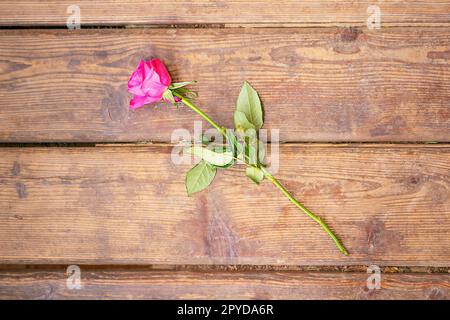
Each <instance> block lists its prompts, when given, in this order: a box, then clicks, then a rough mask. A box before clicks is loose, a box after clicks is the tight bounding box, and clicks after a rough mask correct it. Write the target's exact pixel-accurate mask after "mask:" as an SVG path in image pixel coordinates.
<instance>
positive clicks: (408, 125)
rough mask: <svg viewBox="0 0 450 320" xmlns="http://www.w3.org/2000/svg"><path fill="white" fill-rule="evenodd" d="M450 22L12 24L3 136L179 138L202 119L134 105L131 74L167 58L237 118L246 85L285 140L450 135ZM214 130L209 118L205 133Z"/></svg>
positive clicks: (0, 116) (214, 107)
mask: <svg viewBox="0 0 450 320" xmlns="http://www.w3.org/2000/svg"><path fill="white" fill-rule="evenodd" d="M449 39H450V30H449V29H439V28H437V29H435V28H419V29H414V31H412V29H407V28H406V29H405V28H399V29H396V28H393V29H388V30H383V31H381V32H367V31H363V30H360V29H345V28H344V29H341V28H312V29H308V28H301V29H298V28H282V29H277V28H263V29H207V30H204V29H178V30H173V29H172V30H168V29H156V30H154V29H144V30H139V29H132V30H123V29H122V30H117V29H116V30H113V29H103V30H94V29H90V30H80V31H56V30H4V31H1V32H0V123H1V130H0V142H47V141H62V142H92V141H94V142H105V141H107V142H113V141H142V140H145V141H146V140H151V141H170V138H171V134H172V132H173V130H174V129H177V128H185V129H189V130H192V128H193V127H194V121H196V120H197V121H198V120H199V117H198V116H197V115H196V114H194V113H193V112H192V111H191V110H189V109H187V108H186V107H179V108H173V107H169V106H168V105H166V104H160V105H159V106H157V107H155V106H150V107H146V108H144V109H139V110H137V111H135V112H132V111H129V110H128V107H127V106H128V102H129V98H130V95H129V94H128V93H127V92H126V91H127V88H126V83H127V81H128V78H129V76H130V74H131V72H132V70H133V69H134V68H135V66H136V65H137V64H138V62H139V60H140V59H141V58H150V57H160V58H162V59H163V60H164V61H165V62H166V63H167V65H168V66H169V69H170V71H171V73H172V76H173V79H175V80H176V81H180V80H193V79H196V80H198V81H199V83H198V85H197V86H196V87H195V89H196V90H197V91H198V93H199V96H200V98H199V99H198V100H197V102H198V104H199V105H200V106H201V107H203V108H204V110H205V111H206V112H208V113H209V114H210V115H211V116H212V117H213V118H214V119H216V120H217V121H218V122H219V123H221V124H222V125H226V126H231V125H232V121H231V119H232V112H233V110H234V108H235V107H234V104H235V99H236V97H237V95H238V93H239V89H240V87H241V85H242V83H243V81H244V80H248V81H250V83H251V84H252V85H253V86H254V87H255V88H256V89H257V90H258V91H259V93H260V96H261V98H262V101H263V103H264V107H265V123H266V124H265V128H268V129H281V131H280V139H281V140H282V141H294V142H299V141H302V142H303V141H322V142H329V141H449V137H450V65H449V63H448V62H449V52H450V46H449V43H450V42H449ZM205 128H206V125H205V127H204V129H205Z"/></svg>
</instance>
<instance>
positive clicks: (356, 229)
mask: <svg viewBox="0 0 450 320" xmlns="http://www.w3.org/2000/svg"><path fill="white" fill-rule="evenodd" d="M280 149H281V150H280V153H281V155H280V171H279V173H278V174H277V176H278V177H279V178H280V180H281V181H282V182H283V183H284V184H285V185H286V187H287V188H288V189H289V190H291V191H292V192H293V194H294V195H295V196H297V197H298V198H299V199H300V200H301V201H302V202H303V203H304V204H305V205H306V206H307V207H309V208H310V209H311V210H312V211H313V212H315V213H316V214H318V215H319V216H321V217H322V218H324V219H325V220H326V221H327V222H328V223H329V225H330V226H331V227H332V229H333V230H334V231H335V232H336V233H337V234H338V235H339V237H340V238H341V239H342V241H343V243H344V244H345V245H346V246H347V249H348V250H349V251H350V253H351V254H350V256H348V257H344V256H342V255H341V254H340V253H339V251H338V250H337V249H336V248H335V247H334V244H333V242H332V241H331V240H330V239H329V238H328V236H327V235H326V234H325V233H324V232H323V231H322V230H321V229H320V228H319V226H318V225H316V224H315V223H314V222H312V221H311V220H310V219H309V218H308V217H306V216H305V215H304V214H302V213H301V212H299V211H298V210H297V209H296V208H295V207H294V206H293V205H292V204H291V203H290V202H288V200H287V199H285V198H284V197H283V196H282V195H281V193H280V192H279V191H278V190H277V189H276V188H275V187H274V186H273V185H271V184H270V183H269V182H267V181H265V182H264V183H263V184H262V185H260V186H256V185H254V184H253V183H252V182H251V181H250V180H248V179H247V178H246V177H245V176H244V173H243V172H242V169H241V168H238V167H236V168H233V169H231V170H228V171H221V172H219V173H218V174H217V177H216V180H215V181H214V182H213V184H212V186H211V188H210V189H208V191H207V192H203V193H200V194H198V195H196V196H194V197H192V198H189V197H187V196H186V191H185V189H184V175H185V173H186V171H187V169H188V166H187V165H175V164H173V163H172V161H171V151H172V148H171V147H169V146H141V147H124V146H122V147H95V148H2V149H0V185H1V188H0V213H1V215H0V261H1V263H3V264H20V263H30V264H58V263H61V264H67V263H69V264H72V263H75V264H139V265H140V264H254V265H264V264H269V265H271V264H273V265H356V264H358V265H361V264H363V265H368V264H371V263H374V264H378V265H380V266H386V265H388V266H389V265H391V266H392V265H393V266H444V267H445V266H449V265H450V251H449V250H450V249H449V248H450V238H449V237H448V234H449V233H450V220H449V217H450V191H449V190H450V176H449V172H450V171H449V169H450V147H449V146H448V145H440V146H434V147H433V146H428V147H427V146H415V145H398V146H393V145H381V144H376V145H348V146H345V145H328V146H327V145H318V146H314V145H308V144H304V145H301V144H300V145H284V146H282V147H281V148H280Z"/></svg>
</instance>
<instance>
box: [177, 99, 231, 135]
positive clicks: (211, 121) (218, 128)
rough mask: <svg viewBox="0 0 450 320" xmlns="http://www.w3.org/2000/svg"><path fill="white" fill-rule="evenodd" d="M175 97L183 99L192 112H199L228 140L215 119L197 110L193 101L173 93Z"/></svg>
mask: <svg viewBox="0 0 450 320" xmlns="http://www.w3.org/2000/svg"><path fill="white" fill-rule="evenodd" d="M172 93H173V95H174V96H177V97H178V98H180V99H181V102H183V103H184V104H185V105H186V106H188V107H189V108H191V109H192V110H194V111H195V112H197V113H198V114H199V115H200V116H201V117H202V118H203V119H205V120H206V121H208V122H209V123H210V124H211V125H212V126H213V127H214V128H216V129H217V130H218V131H219V132H220V133H221V134H222V135H223V136H224V137H225V138H226V134H225V129H224V128H222V127H221V126H219V125H218V124H217V123H216V122H215V121H214V120H213V119H211V118H210V117H209V116H208V115H207V114H206V113H204V112H203V111H202V110H200V109H199V108H197V107H196V106H195V105H194V104H193V103H192V102H191V101H189V100H188V99H187V98H185V97H184V96H182V95H181V94H179V93H177V92H175V91H172Z"/></svg>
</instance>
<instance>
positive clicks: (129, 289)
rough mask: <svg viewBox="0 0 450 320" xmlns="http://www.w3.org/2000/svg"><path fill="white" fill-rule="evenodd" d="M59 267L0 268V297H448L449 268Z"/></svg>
mask: <svg viewBox="0 0 450 320" xmlns="http://www.w3.org/2000/svg"><path fill="white" fill-rule="evenodd" d="M67 277H68V275H67V274H65V272H64V270H61V271H55V270H53V271H17V272H14V271H0V299H287V300H291V299H292V300H293V299H370V300H373V299H388V300H389V299H432V300H445V299H450V275H448V274H381V288H380V289H379V290H369V289H368V288H367V286H366V283H367V278H368V274H364V273H310V272H306V273H302V272H247V273H245V272H209V273H204V272H186V271H182V272H171V271H137V272H136V271H103V270H97V271H84V270H83V267H81V289H80V290H69V289H68V288H67V286H66V280H67Z"/></svg>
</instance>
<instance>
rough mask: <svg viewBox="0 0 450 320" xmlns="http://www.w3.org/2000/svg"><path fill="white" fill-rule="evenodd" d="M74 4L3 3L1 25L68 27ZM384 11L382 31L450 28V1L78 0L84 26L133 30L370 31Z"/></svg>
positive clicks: (49, 0)
mask: <svg viewBox="0 0 450 320" xmlns="http://www.w3.org/2000/svg"><path fill="white" fill-rule="evenodd" d="M73 4H74V2H73V1H69V0H62V1H61V0H58V1H56V0H45V1H42V0H41V1H38V2H37V1H30V0H28V1H27V0H16V1H5V0H2V1H1V2H0V25H7V26H28V25H33V26H35V25H45V26H47V25H52V26H66V21H67V19H68V18H69V16H70V15H71V13H70V11H69V13H68V7H69V6H71V5H73ZM373 4H376V5H378V6H379V7H380V10H381V18H382V26H385V25H402V26H404V25H418V24H419V25H424V24H433V25H436V24H448V23H449V22H450V16H449V14H448V13H449V9H450V2H449V1H448V0H408V1H397V0H384V1H368V0H364V1H361V0H360V1H351V0H322V1H316V0H299V1H289V0H277V1H267V0H266V1H264V0H259V1H258V0H257V1H255V0H253V1H245V0H234V1H228V0H227V1H222V0H218V1H209V0H195V1H163V0H153V1H143V0H130V1H126V2H123V1H116V0H102V1H90V0H77V1H76V5H78V6H79V7H80V10H81V23H82V25H83V26H86V25H128V24H211V23H212V24H226V25H235V24H237V25H242V24H261V23H266V24H287V25H289V24H293V23H296V24H302V25H343V24H352V25H361V26H366V21H367V18H368V17H369V16H370V15H371V13H368V12H367V8H368V7H369V6H370V5H373Z"/></svg>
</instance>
